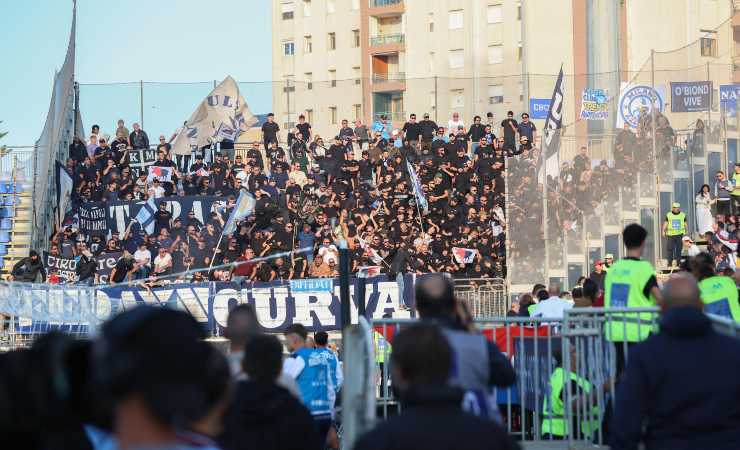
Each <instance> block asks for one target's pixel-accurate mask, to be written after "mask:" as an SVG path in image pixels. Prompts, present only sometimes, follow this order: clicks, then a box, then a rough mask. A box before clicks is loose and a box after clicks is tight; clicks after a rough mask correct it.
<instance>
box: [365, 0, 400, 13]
mask: <svg viewBox="0 0 740 450" xmlns="http://www.w3.org/2000/svg"><path fill="white" fill-rule="evenodd" d="M368 4H369V6H370V8H369V10H368V13H369V15H371V16H375V17H383V16H392V15H396V14H403V12H404V5H403V0H369V2H368Z"/></svg>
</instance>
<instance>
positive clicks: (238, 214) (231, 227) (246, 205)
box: [223, 189, 256, 235]
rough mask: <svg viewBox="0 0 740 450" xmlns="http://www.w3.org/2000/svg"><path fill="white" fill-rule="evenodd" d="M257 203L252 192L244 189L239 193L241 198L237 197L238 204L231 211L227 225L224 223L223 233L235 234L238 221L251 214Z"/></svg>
mask: <svg viewBox="0 0 740 450" xmlns="http://www.w3.org/2000/svg"><path fill="white" fill-rule="evenodd" d="M255 204H256V201H255V200H254V197H253V196H252V194H251V193H249V192H247V191H246V190H244V189H242V191H241V192H240V193H239V198H238V199H236V206H235V207H234V209H233V210H232V211H231V215H230V216H229V220H227V221H226V225H224V232H223V234H224V235H228V234H234V232H235V231H236V224H237V222H239V221H240V220H242V219H244V218H246V217H249V216H251V215H252V214H253V213H254V206H255Z"/></svg>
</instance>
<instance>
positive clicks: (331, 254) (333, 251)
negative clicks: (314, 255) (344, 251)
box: [319, 244, 339, 264]
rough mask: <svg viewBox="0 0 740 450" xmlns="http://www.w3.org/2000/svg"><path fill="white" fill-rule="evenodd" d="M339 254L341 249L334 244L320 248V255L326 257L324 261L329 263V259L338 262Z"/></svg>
mask: <svg viewBox="0 0 740 450" xmlns="http://www.w3.org/2000/svg"><path fill="white" fill-rule="evenodd" d="M338 254H339V251H338V250H337V247H336V246H335V245H334V244H331V245H329V246H328V247H321V248H319V256H321V257H322V258H324V262H325V263H327V264H329V260H332V259H333V260H334V262H335V263H338V262H339V261H338V258H337V255H338Z"/></svg>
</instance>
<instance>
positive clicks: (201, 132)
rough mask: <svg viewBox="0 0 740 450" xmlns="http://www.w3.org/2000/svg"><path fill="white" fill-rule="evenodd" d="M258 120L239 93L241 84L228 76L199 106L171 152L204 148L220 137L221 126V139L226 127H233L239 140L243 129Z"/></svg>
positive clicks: (235, 136)
mask: <svg viewBox="0 0 740 450" xmlns="http://www.w3.org/2000/svg"><path fill="white" fill-rule="evenodd" d="M255 123H257V119H256V118H255V117H254V115H252V112H251V111H249V107H248V106H247V102H246V101H245V100H244V97H242V95H241V93H239V85H238V84H237V83H236V81H235V80H234V79H233V78H231V77H230V76H228V77H226V79H224V81H222V82H221V84H219V85H218V86H216V88H215V89H214V90H213V91H211V93H210V94H208V97H206V98H205V99H204V100H203V101H202V102H201V103H200V105H198V108H197V109H196V110H195V112H193V114H192V115H191V116H190V119H188V121H187V124H186V125H185V126H184V127H183V128H182V130H180V132H179V133H178V135H177V137H175V140H174V141H173V142H172V152H173V153H174V154H176V155H190V153H191V152H192V150H193V148H201V147H205V146H207V145H210V144H211V142H212V141H214V140H218V137H219V129H220V130H221V131H222V132H221V136H220V137H221V138H223V137H224V134H225V133H224V130H226V129H230V130H232V133H229V134H228V135H229V136H234V139H233V140H236V139H237V138H238V137H239V133H240V132H243V131H247V129H249V127H251V126H252V125H254V124H255Z"/></svg>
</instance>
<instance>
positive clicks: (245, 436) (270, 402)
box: [218, 380, 323, 450]
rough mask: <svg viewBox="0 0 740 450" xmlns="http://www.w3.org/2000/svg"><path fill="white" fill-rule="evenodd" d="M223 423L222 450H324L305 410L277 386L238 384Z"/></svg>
mask: <svg viewBox="0 0 740 450" xmlns="http://www.w3.org/2000/svg"><path fill="white" fill-rule="evenodd" d="M223 423H224V426H223V432H222V433H221V436H220V437H219V439H218V441H219V444H220V445H221V446H222V448H223V450H237V449H260V450H271V449H280V450H291V449H296V450H299V449H300V450H321V449H323V445H322V444H323V440H322V439H320V438H319V434H318V431H317V429H316V426H315V425H314V421H313V418H311V414H310V413H309V412H308V410H307V409H306V407H304V406H303V405H302V404H301V402H300V401H299V400H298V399H296V398H295V397H294V396H293V395H292V394H291V393H290V392H288V391H287V390H286V389H284V388H282V387H280V386H277V385H275V384H274V383H265V382H258V381H250V380H248V381H241V382H239V384H238V385H237V388H236V392H235V393H234V397H233V401H232V403H231V406H230V407H229V409H228V411H227V412H226V415H225V417H224V422H223Z"/></svg>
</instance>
